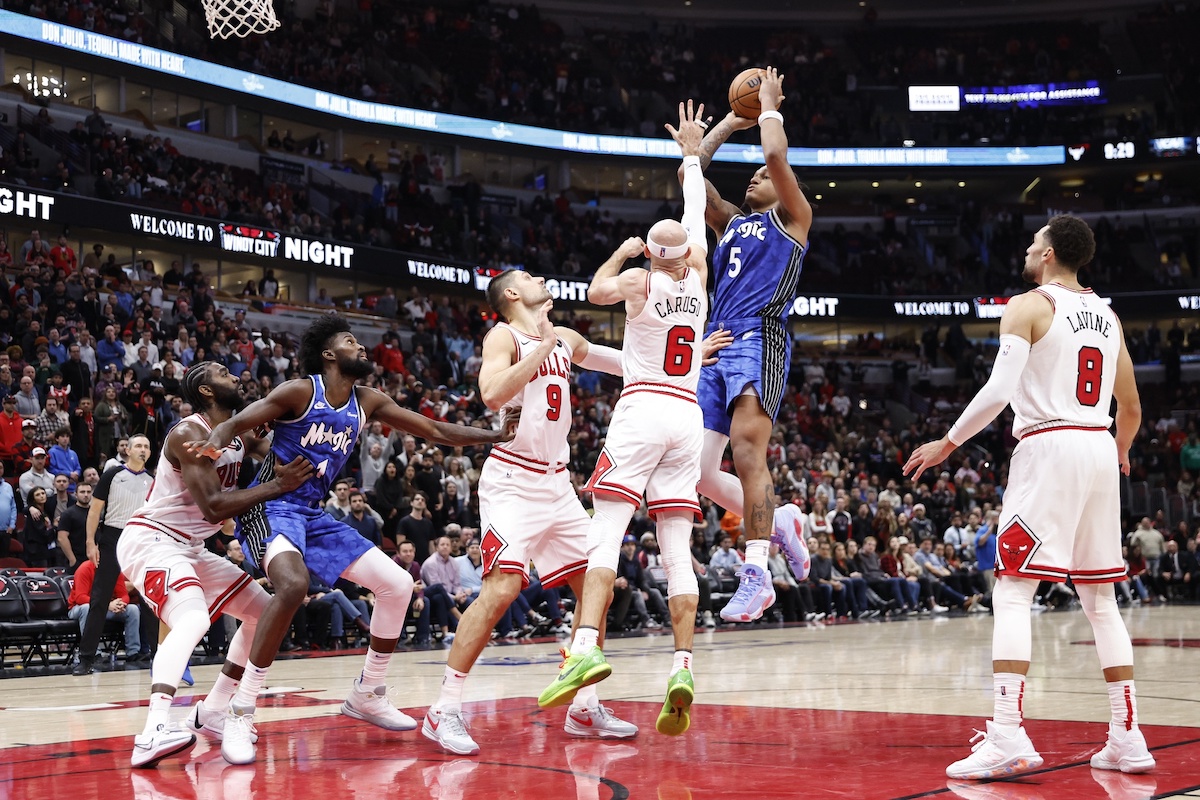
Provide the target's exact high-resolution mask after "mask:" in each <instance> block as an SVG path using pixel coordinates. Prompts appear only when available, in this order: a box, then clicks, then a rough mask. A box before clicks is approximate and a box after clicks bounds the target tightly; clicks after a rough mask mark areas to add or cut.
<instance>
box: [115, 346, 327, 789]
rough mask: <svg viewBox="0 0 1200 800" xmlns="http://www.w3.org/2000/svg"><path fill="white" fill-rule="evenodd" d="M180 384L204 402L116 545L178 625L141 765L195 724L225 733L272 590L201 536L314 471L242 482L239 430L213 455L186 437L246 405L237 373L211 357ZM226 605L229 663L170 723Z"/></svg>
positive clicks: (176, 743) (300, 467)
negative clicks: (244, 485)
mask: <svg viewBox="0 0 1200 800" xmlns="http://www.w3.org/2000/svg"><path fill="white" fill-rule="evenodd" d="M181 393H182V395H183V397H184V400H185V401H186V402H188V403H190V404H191V405H192V408H195V409H200V411H198V412H197V413H195V414H192V415H191V416H189V417H186V418H185V419H183V420H181V421H180V422H179V424H178V425H176V426H175V427H174V428H172V429H171V432H170V434H168V436H167V440H166V442H165V444H164V445H163V454H162V463H161V464H160V465H159V469H158V476H157V477H156V478H155V481H154V485H153V487H152V488H151V490H150V496H149V497H148V498H147V502H146V505H145V506H143V507H142V508H141V509H140V510H139V511H138V512H137V513H136V514H134V516H133V517H132V518H131V519H130V520H129V523H128V524H127V525H126V527H125V530H124V532H123V533H122V535H121V539H120V542H119V544H118V545H117V556H118V558H119V559H120V562H121V564H122V565H123V567H124V572H125V574H126V576H128V578H129V580H130V581H132V582H133V584H134V585H135V586H137V589H138V592H139V593H141V595H142V597H143V598H144V599H145V601H146V604H147V605H148V606H150V608H151V609H152V610H153V611H154V613H155V614H156V615H157V616H158V617H159V619H161V620H162V621H163V622H165V623H166V624H167V625H168V626H170V628H171V632H170V633H169V634H167V637H166V638H165V639H164V640H163V641H162V643H161V644H159V646H158V654H157V655H156V656H155V658H154V665H153V667H152V668H151V672H150V675H151V683H152V685H151V687H150V692H151V694H150V713H149V714H148V716H147V719H146V726H145V728H144V729H143V730H142V733H141V734H140V735H138V736H136V737H135V738H134V747H133V755H132V756H131V758H130V763H131V764H132V765H133V766H135V767H152V766H154V765H155V764H157V763H158V762H159V761H161V760H162V759H163V758H166V757H167V756H170V755H174V754H175V753H179V752H182V751H184V750H187V749H189V748H190V747H191V746H192V745H193V744H194V743H195V741H196V735H195V733H194V731H201V732H203V733H206V734H208V735H210V736H212V737H213V738H217V739H220V738H221V734H222V727H223V722H224V719H225V709H226V706H227V705H228V704H229V701H230V699H231V698H232V697H233V692H234V691H235V690H236V689H237V685H238V681H239V680H240V679H241V676H242V673H243V670H244V667H245V664H246V658H247V657H248V656H249V652H250V642H251V641H252V639H253V636H254V630H255V625H256V623H257V621H258V617H259V615H260V614H261V613H262V610H263V609H264V608H265V607H266V604H267V600H268V598H269V595H268V594H267V592H266V591H265V590H264V589H263V588H262V587H261V586H259V585H258V584H257V583H255V582H254V580H253V579H252V578H251V577H250V575H249V574H248V573H246V572H244V571H242V569H241V568H240V567H238V566H237V565H235V564H234V563H232V562H231V561H228V560H226V559H224V558H221V557H220V556H218V555H216V554H215V553H212V552H210V551H208V550H206V549H205V547H204V540H205V539H207V538H208V537H210V536H212V535H213V534H215V533H216V532H217V531H219V530H220V529H221V525H222V523H223V522H224V521H225V520H226V519H229V518H231V517H233V516H235V515H237V514H241V513H242V512H244V511H246V510H248V509H250V508H251V507H253V506H255V505H257V504H258V503H261V502H264V501H266V500H271V499H274V498H275V497H278V496H279V495H280V494H282V493H284V492H287V491H290V490H292V489H294V488H296V487H297V486H299V485H300V484H301V483H303V482H304V481H305V480H307V479H308V477H309V476H310V475H311V474H312V470H313V468H312V465H311V464H310V463H309V462H308V461H307V460H305V459H302V458H297V459H296V460H295V461H293V462H292V463H291V464H288V465H287V466H285V467H281V468H278V469H277V470H276V473H275V479H274V480H273V481H271V482H269V483H266V484H263V485H262V486H256V487H254V488H252V489H243V490H238V489H237V488H236V487H237V484H238V474H239V470H240V468H241V465H242V456H243V455H244V454H245V445H244V444H243V442H242V440H241V439H235V440H234V441H233V442H232V443H231V445H230V446H229V447H228V448H226V449H225V450H224V451H223V452H222V453H221V455H220V457H219V458H218V459H217V460H216V462H215V463H214V462H213V461H212V460H211V459H209V458H205V457H203V456H199V455H195V454H192V453H189V452H188V450H187V449H186V447H185V446H184V445H185V444H186V443H187V442H189V441H192V440H196V439H205V438H207V436H208V433H209V431H210V430H212V426H213V425H216V424H218V423H220V422H223V421H224V420H226V419H228V418H229V417H230V416H232V414H233V413H234V412H235V411H237V410H238V409H240V408H241V407H242V404H243V397H242V389H241V384H240V381H238V379H237V378H236V377H235V376H233V375H231V374H230V373H229V369H228V368H227V367H225V366H223V365H220V364H216V363H214V362H211V361H205V362H201V363H199V364H194V365H193V366H192V367H191V368H190V369H189V370H188V371H187V374H186V375H184V378H183V382H182V386H181ZM221 614H229V615H230V616H232V617H235V618H237V619H240V620H241V621H242V625H241V627H240V628H238V631H237V633H235V634H234V636H233V639H232V640H231V641H230V643H229V653H228V656H227V657H226V661H225V666H224V667H223V668H222V670H221V675H220V676H219V677H218V678H217V682H216V685H215V686H214V687H213V691H212V692H211V693H210V694H209V695H208V697H207V698H206V699H205V700H204V701H203V702H199V703H197V704H196V707H195V708H194V709H193V712H192V714H191V715H190V719H189V720H188V724H187V725H186V726H185V730H183V731H180V730H177V729H173V728H172V726H171V725H170V722H169V719H168V713H169V711H170V708H171V698H172V697H174V695H175V688H176V687H177V686H178V684H179V680H180V678H181V677H182V676H183V670H184V668H185V667H186V666H187V662H188V658H189V657H190V656H191V654H192V650H193V649H195V647H196V645H197V644H199V643H200V640H201V639H203V638H204V634H205V633H207V632H208V628H209V625H210V624H211V620H215V619H216V618H218V617H219V616H220V615H221ZM206 705H207V708H206V707H205V706H206Z"/></svg>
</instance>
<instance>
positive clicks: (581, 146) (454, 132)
mask: <svg viewBox="0 0 1200 800" xmlns="http://www.w3.org/2000/svg"><path fill="white" fill-rule="evenodd" d="M0 31H2V32H3V33H4V34H8V35H10V36H15V37H18V38H21V39H25V40H27V41H33V42H41V43H43V44H50V45H54V46H56V47H63V48H66V49H68V50H74V51H77V52H81V53H88V54H91V55H94V56H96V57H98V58H104V59H108V60H110V61H115V62H118V63H121V64H132V65H135V66H138V67H142V68H143V69H148V70H152V71H154V72H159V73H161V74H163V75H170V76H173V77H179V78H186V79H187V80H190V81H195V82H197V83H201V84H205V85H208V86H215V87H219V88H222V89H228V90H232V91H235V92H241V93H243V94H247V95H252V96H255V97H261V98H263V99H265V100H272V101H275V102H279V103H285V104H287V105H291V106H294V107H296V108H303V109H308V110H311V111H319V112H322V113H325V114H330V115H333V116H337V117H342V118H344V119H351V120H355V121H359V122H369V123H375V124H379V125H388V126H391V127H395V128H406V129H409V130H418V131H430V132H435V133H442V134H446V135H450V136H461V137H464V138H467V139H479V140H486V141H493V142H504V143H506V144H517V145H525V146H528V147H540V148H545V149H549V150H561V151H566V152H571V153H590V154H598V155H614V156H630V157H634V158H662V159H671V160H675V159H678V158H679V146H678V145H677V144H675V142H674V141H672V140H670V139H647V138H641V137H634V136H609V135H601V134H591V133H574V132H570V131H558V130H552V129H549V128H537V127H533V126H530V125H517V124H512V123H508V122H497V121H495V120H487V119H478V118H475V117H464V116H459V115H457V114H444V113H442V112H439V111H426V110H421V109H416V108H404V107H401V106H392V105H387V104H385V103H372V102H369V101H365V100H356V99H353V98H350V97H343V96H341V95H337V94H331V93H329V92H323V91H320V90H317V89H313V88H310V87H306V86H299V85H297V84H294V83H288V82H286V81H281V80H278V79H276V78H271V77H267V76H265V75H258V74H256V73H253V72H244V71H242V70H239V69H234V68H232V67H226V66H222V65H220V64H213V63H211V62H208V61H201V60H200V59H197V58H192V57H191V56H181V55H178V54H177V53H171V52H169V51H166V50H158V49H156V48H153V47H147V46H145V45H140V44H135V43H133V42H127V41H124V40H123V39H116V38H113V37H111V36H103V35H101V34H98V33H92V32H90V31H85V30H80V29H78V28H72V27H69V26H66V25H59V24H58V23H55V22H47V21H45V20H40V19H37V18H34V17H29V16H25V15H24V14H16V13H14V12H12V11H6V10H3V9H0ZM714 160H716V161H722V162H732V163H745V164H762V163H763V153H762V148H761V147H759V146H758V145H745V144H726V145H725V146H723V147H722V148H721V149H720V150H719V151H718V152H717V154H716V156H715V158H714ZM1065 161H1066V150H1065V149H1064V148H1063V147H1062V146H1060V145H1054V146H1048V147H1046V146H1043V147H948V148H947V147H940V148H939V147H883V148H870V147H868V148H815V147H792V148H789V150H788V162H789V163H791V164H792V165H793V166H797V167H912V166H945V167H956V166H960V167H982V166H998V167H1011V166H1014V165H1028V166H1041V165H1048V164H1062V163H1064V162H1065Z"/></svg>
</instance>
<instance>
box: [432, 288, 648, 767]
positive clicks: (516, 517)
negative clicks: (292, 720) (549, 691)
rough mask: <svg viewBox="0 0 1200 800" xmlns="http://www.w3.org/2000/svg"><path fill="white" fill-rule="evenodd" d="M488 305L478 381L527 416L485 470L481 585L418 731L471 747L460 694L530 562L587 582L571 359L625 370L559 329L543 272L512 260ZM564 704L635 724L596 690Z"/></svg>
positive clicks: (597, 729)
mask: <svg viewBox="0 0 1200 800" xmlns="http://www.w3.org/2000/svg"><path fill="white" fill-rule="evenodd" d="M488 303H489V304H490V305H491V307H492V309H493V310H494V311H495V312H496V313H497V314H499V315H501V316H502V317H503V318H504V319H505V320H507V321H506V322H501V323H499V324H498V325H497V326H496V327H495V328H493V329H492V331H491V332H489V333H488V335H487V338H486V339H484V342H483V364H482V365H481V367H480V371H479V389H480V394H481V396H482V398H483V401H484V403H486V404H487V406H488V407H489V408H491V409H493V410H496V411H500V412H501V413H502V414H504V415H505V416H506V417H511V416H513V415H519V417H520V422H519V423H518V425H517V434H516V437H515V438H514V439H513V440H512V441H511V442H506V443H505V444H503V445H495V446H493V448H492V452H491V454H490V455H489V456H488V459H487V461H485V462H484V466H483V471H482V473H481V474H480V477H479V515H480V518H481V528H482V529H483V531H484V533H483V539H482V542H481V549H482V551H483V588H482V589H481V591H480V594H479V597H478V598H477V599H476V600H475V602H474V603H472V604H471V606H470V607H469V608H468V609H467V610H466V611H465V612H464V613H463V617H462V619H461V620H460V621H459V623H458V631H457V633H456V635H455V638H454V645H453V646H452V647H451V649H450V655H449V657H448V658H447V660H446V673H445V677H444V678H443V681H442V691H441V695H440V696H439V698H438V700H437V702H436V703H435V704H434V705H433V706H432V707H431V708H430V709H429V712H428V713H427V714H426V715H425V721H424V724H423V725H422V727H421V732H422V733H423V734H424V735H425V737H426V738H428V739H430V740H432V741H434V742H436V743H437V744H438V746H440V747H441V748H442V749H443V750H446V751H447V752H450V753H455V754H457V755H472V754H475V753H478V752H479V746H478V745H477V744H476V743H475V741H474V739H472V738H471V735H470V732H469V731H468V729H467V726H466V724H465V722H464V721H463V717H462V692H463V686H464V684H465V682H466V679H467V674H468V673H469V671H470V669H471V667H472V666H474V664H475V661H476V659H477V658H479V654H480V653H481V652H482V651H483V648H484V647H485V646H486V645H487V643H488V640H489V638H490V632H491V630H492V628H494V627H495V625H496V623H497V622H498V621H499V620H500V617H501V616H502V615H503V614H504V611H505V609H507V608H508V607H509V606H510V605H511V604H512V602H513V600H514V599H515V598H516V596H517V593H518V592H520V591H521V589H523V588H524V587H525V586H527V585H528V584H529V562H530V561H532V562H533V563H534V564H535V565H536V566H537V569H538V574H539V577H540V579H541V582H542V584H543V585H544V586H548V587H553V586H558V585H561V584H564V583H566V584H569V585H570V586H571V588H572V590H574V591H575V593H576V595H577V596H578V595H581V594H582V592H583V574H584V570H585V569H586V568H587V535H588V528H589V525H590V524H591V517H589V516H588V514H587V512H586V511H585V510H584V508H583V505H582V504H581V503H580V502H579V497H578V496H577V495H576V494H575V489H574V487H573V486H572V485H571V473H570V471H569V469H568V466H567V462H568V460H569V459H570V446H569V445H568V444H567V434H568V433H570V430H571V420H572V417H573V414H572V410H571V382H570V376H571V365H572V364H578V365H580V366H582V367H584V368H585V369H596V370H600V371H603V372H609V373H613V374H618V375H619V374H620V358H619V353H618V351H616V350H614V349H612V348H609V347H603V346H600V345H594V344H590V343H589V342H588V341H587V340H586V339H584V338H583V337H582V336H580V335H579V334H578V333H576V332H575V331H573V330H571V329H569V328H556V327H555V326H554V325H553V323H551V322H550V319H549V313H550V310H551V307H552V303H553V301H552V300H551V299H550V293H549V292H548V291H547V290H546V281H545V279H544V278H534V277H533V276H531V275H530V274H529V273H527V272H522V271H519V270H513V271H509V272H505V273H503V274H501V275H498V276H497V277H495V278H493V279H492V282H491V284H490V286H489V287H488ZM577 700H578V701H579V702H578V703H577V704H576V706H574V707H572V708H571V709H570V710H569V711H568V713H567V721H566V731H567V733H569V734H571V735H574V736H598V737H600V736H602V737H606V738H627V737H630V736H634V735H636V734H637V727H636V726H635V725H632V724H630V723H628V722H625V721H624V720H620V719H618V718H617V717H616V716H614V715H613V713H612V712H611V711H610V710H609V709H607V708H605V707H603V706H601V705H600V704H599V702H598V700H597V698H596V693H595V691H592V692H591V693H590V694H588V695H587V696H580V697H579V698H577Z"/></svg>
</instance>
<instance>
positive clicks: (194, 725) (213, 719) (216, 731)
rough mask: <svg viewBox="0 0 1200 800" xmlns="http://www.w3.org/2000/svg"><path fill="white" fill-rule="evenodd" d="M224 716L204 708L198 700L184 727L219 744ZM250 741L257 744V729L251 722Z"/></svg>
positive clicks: (223, 726) (202, 702) (223, 728)
mask: <svg viewBox="0 0 1200 800" xmlns="http://www.w3.org/2000/svg"><path fill="white" fill-rule="evenodd" d="M226 716H227V715H226V714H221V713H218V712H216V711H212V710H211V709H208V708H205V707H204V701H203V700H200V701H198V702H197V703H196V705H194V706H192V713H191V714H188V718H187V722H185V723H184V725H185V726H186V727H187V729H188V730H189V731H195V732H196V733H202V734H204V735H205V736H207V737H208V738H210V739H212V740H213V741H214V742H219V741H221V737H222V736H223V735H224V731H225V717H226ZM250 741H251V742H252V743H254V744H258V728H256V727H254V723H253V722H251V723H250Z"/></svg>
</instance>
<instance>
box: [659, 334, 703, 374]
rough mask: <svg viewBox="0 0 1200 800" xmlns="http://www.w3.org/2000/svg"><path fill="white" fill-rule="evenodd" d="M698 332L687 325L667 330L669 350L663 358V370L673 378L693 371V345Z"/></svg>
mask: <svg viewBox="0 0 1200 800" xmlns="http://www.w3.org/2000/svg"><path fill="white" fill-rule="evenodd" d="M695 341H696V332H695V331H694V330H692V329H691V328H689V327H688V326H686V325H676V326H675V327H674V328H671V330H669V331H667V352H666V355H665V357H664V358H663V372H665V373H667V374H668V375H670V376H671V377H673V378H678V377H680V376H682V375H687V374H688V373H689V372H691V371H692V347H691V345H692V344H694V343H695Z"/></svg>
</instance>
